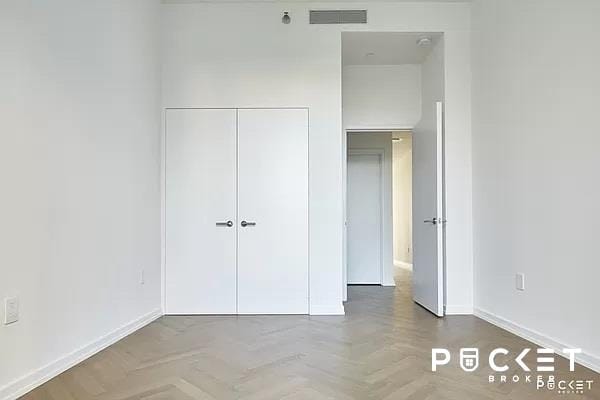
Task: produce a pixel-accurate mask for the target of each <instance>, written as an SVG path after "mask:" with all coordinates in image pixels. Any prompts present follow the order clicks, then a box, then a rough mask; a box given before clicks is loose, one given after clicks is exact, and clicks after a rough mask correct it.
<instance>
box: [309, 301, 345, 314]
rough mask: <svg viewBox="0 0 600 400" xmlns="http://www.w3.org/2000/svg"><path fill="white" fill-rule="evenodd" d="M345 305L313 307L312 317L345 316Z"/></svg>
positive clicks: (311, 308)
mask: <svg viewBox="0 0 600 400" xmlns="http://www.w3.org/2000/svg"><path fill="white" fill-rule="evenodd" d="M345 314H346V311H345V310H344V305H343V304H342V303H340V304H339V305H337V306H336V305H331V306H322V305H311V306H310V315H345Z"/></svg>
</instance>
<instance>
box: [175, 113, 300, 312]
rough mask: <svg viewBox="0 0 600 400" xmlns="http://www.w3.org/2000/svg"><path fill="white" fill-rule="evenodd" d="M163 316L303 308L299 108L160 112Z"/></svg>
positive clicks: (284, 310) (280, 310)
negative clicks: (163, 138) (162, 142)
mask: <svg viewBox="0 0 600 400" xmlns="http://www.w3.org/2000/svg"><path fill="white" fill-rule="evenodd" d="M165 240H166V307H167V313H168V314H306V313H308V110H306V109H171V110H167V113H166V238H165Z"/></svg>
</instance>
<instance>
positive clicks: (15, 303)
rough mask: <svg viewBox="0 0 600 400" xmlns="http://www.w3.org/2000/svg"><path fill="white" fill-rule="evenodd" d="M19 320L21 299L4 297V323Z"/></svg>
mask: <svg viewBox="0 0 600 400" xmlns="http://www.w3.org/2000/svg"><path fill="white" fill-rule="evenodd" d="M18 320H19V299H18V298H17V297H8V298H6V299H4V324H5V325H8V324H12V323H14V322H17V321H18Z"/></svg>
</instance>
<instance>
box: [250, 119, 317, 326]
mask: <svg viewBox="0 0 600 400" xmlns="http://www.w3.org/2000/svg"><path fill="white" fill-rule="evenodd" d="M238 141H239V144H238V146H239V147H238V154H239V161H238V162H239V165H238V174H239V175H238V196H239V202H238V204H239V209H238V215H239V223H238V243H239V247H238V312H239V313H240V314H306V313H308V110H305V109H253V110H247V109H244V110H239V111H238ZM243 221H246V222H247V223H248V224H247V225H246V226H243V225H245V223H243Z"/></svg>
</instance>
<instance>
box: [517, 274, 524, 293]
mask: <svg viewBox="0 0 600 400" xmlns="http://www.w3.org/2000/svg"><path fill="white" fill-rule="evenodd" d="M516 284H517V290H525V274H521V273H519V274H517V276H516Z"/></svg>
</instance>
